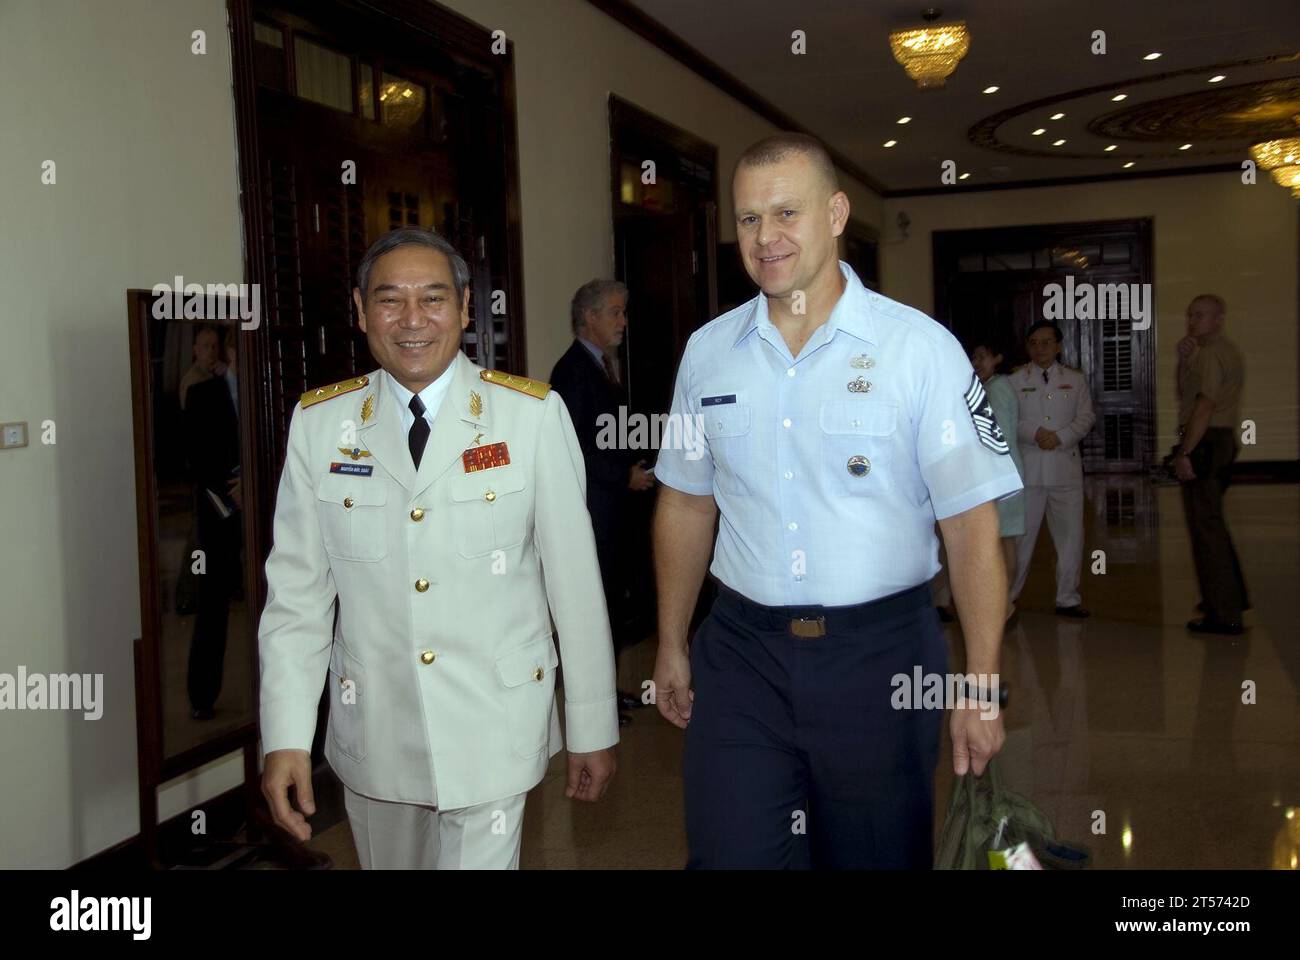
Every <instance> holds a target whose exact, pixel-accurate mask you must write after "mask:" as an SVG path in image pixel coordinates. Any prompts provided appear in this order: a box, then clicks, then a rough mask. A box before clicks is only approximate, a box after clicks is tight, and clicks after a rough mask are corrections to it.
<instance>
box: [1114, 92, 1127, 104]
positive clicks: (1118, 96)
mask: <svg viewBox="0 0 1300 960" xmlns="http://www.w3.org/2000/svg"><path fill="white" fill-rule="evenodd" d="M1110 99H1111V100H1112V101H1113V102H1115V103H1119V102H1120V101H1121V100H1127V99H1128V94H1127V93H1117V94H1115V96H1113V97H1111V98H1110Z"/></svg>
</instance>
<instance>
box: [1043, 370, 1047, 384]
mask: <svg viewBox="0 0 1300 960" xmlns="http://www.w3.org/2000/svg"><path fill="white" fill-rule="evenodd" d="M1046 382H1047V371H1046V370H1044V371H1043V383H1046Z"/></svg>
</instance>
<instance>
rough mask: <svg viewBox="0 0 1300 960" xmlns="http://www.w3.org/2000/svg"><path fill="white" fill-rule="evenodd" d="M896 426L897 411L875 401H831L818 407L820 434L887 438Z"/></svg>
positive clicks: (888, 405)
mask: <svg viewBox="0 0 1300 960" xmlns="http://www.w3.org/2000/svg"><path fill="white" fill-rule="evenodd" d="M897 423H898V408H897V407H895V406H894V405H893V404H892V403H881V402H880V401H878V400H832V401H830V402H828V403H823V404H822V410H821V426H822V432H823V433H843V434H851V435H856V436H864V437H887V436H889V435H890V434H892V433H893V432H894V429H895V427H896V426H897Z"/></svg>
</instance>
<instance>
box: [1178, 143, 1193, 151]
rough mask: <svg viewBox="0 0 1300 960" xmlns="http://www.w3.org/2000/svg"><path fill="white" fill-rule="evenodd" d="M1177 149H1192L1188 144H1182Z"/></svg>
mask: <svg viewBox="0 0 1300 960" xmlns="http://www.w3.org/2000/svg"><path fill="white" fill-rule="evenodd" d="M1178 149H1179V150H1190V149H1192V145H1191V144H1190V143H1184V144H1183V145H1182V146H1181V147H1179V148H1178Z"/></svg>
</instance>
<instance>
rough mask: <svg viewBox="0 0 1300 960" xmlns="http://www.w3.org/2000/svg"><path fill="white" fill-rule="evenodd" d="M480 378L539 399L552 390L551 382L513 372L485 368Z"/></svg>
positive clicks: (543, 398) (544, 397) (542, 398)
mask: <svg viewBox="0 0 1300 960" xmlns="http://www.w3.org/2000/svg"><path fill="white" fill-rule="evenodd" d="M479 379H480V380H482V381H484V382H485V383H495V384H496V385H497V386H498V387H509V388H510V389H511V390H518V391H519V392H520V393H526V394H528V396H530V397H536V398H537V399H538V400H545V399H546V395H547V394H548V393H550V392H551V385H550V384H549V383H543V382H542V381H540V380H532V379H530V378H528V377H520V376H517V375H515V374H513V373H502V372H501V371H500V370H484V371H483V372H482V373H480V374H479Z"/></svg>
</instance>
